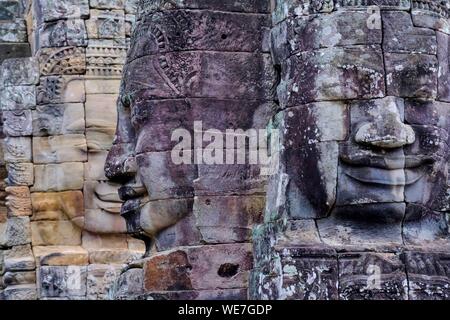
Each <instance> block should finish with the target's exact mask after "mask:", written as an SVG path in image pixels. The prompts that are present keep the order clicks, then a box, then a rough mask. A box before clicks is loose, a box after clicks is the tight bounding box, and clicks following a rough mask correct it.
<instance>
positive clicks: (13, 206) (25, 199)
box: [5, 187, 33, 217]
mask: <svg viewBox="0 0 450 320" xmlns="http://www.w3.org/2000/svg"><path fill="white" fill-rule="evenodd" d="M5 191H6V194H7V196H6V207H7V210H8V216H10V217H22V216H31V215H32V214H33V212H32V207H31V195H30V189H29V188H28V187H7V188H6V190H5Z"/></svg>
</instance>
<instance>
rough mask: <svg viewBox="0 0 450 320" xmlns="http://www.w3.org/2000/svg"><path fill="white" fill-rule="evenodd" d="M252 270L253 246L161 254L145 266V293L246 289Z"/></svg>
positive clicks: (193, 248)
mask: <svg viewBox="0 0 450 320" xmlns="http://www.w3.org/2000/svg"><path fill="white" fill-rule="evenodd" d="M251 268H252V254H251V246H250V245H249V244H238V245H215V246H201V247H190V248H184V249H179V250H172V251H169V252H164V253H160V254H157V255H155V256H153V257H151V258H149V259H147V260H146V261H145V263H144V290H145V291H147V292H154V291H180V290H208V289H216V288H217V287H220V288H223V289H231V288H244V287H246V286H247V281H248V274H249V270H250V269H251Z"/></svg>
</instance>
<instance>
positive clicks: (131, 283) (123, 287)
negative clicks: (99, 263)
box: [114, 268, 144, 297]
mask: <svg viewBox="0 0 450 320" xmlns="http://www.w3.org/2000/svg"><path fill="white" fill-rule="evenodd" d="M143 284H144V271H143V270H142V269H138V268H134V269H129V270H127V271H125V272H124V273H122V274H121V275H120V276H119V278H118V280H117V290H116V291H115V292H114V294H115V297H131V296H134V295H139V294H142V293H143V291H144V290H143V289H144V288H143Z"/></svg>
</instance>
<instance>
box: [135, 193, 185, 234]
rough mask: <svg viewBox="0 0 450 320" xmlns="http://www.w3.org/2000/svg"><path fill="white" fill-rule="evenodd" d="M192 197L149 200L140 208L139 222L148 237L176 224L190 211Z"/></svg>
mask: <svg viewBox="0 0 450 320" xmlns="http://www.w3.org/2000/svg"><path fill="white" fill-rule="evenodd" d="M193 202H194V200H193V199H166V200H158V201H151V202H148V203H147V204H145V205H144V206H143V207H142V208H141V212H140V224H141V228H142V230H143V231H144V232H145V233H146V234H147V235H148V236H150V237H155V236H157V235H158V233H159V232H161V231H163V230H164V229H167V228H168V227H170V226H172V225H174V224H176V223H177V222H178V221H180V220H181V219H183V218H184V217H185V216H186V215H188V214H189V213H191V212H192V207H193Z"/></svg>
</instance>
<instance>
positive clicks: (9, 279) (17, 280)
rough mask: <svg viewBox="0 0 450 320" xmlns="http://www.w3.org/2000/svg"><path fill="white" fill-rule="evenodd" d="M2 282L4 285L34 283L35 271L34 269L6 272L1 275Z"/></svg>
mask: <svg viewBox="0 0 450 320" xmlns="http://www.w3.org/2000/svg"><path fill="white" fill-rule="evenodd" d="M3 283H4V284H5V286H16V285H24V284H35V283H36V272H35V271H26V272H6V273H5V275H4V276H3Z"/></svg>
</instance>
